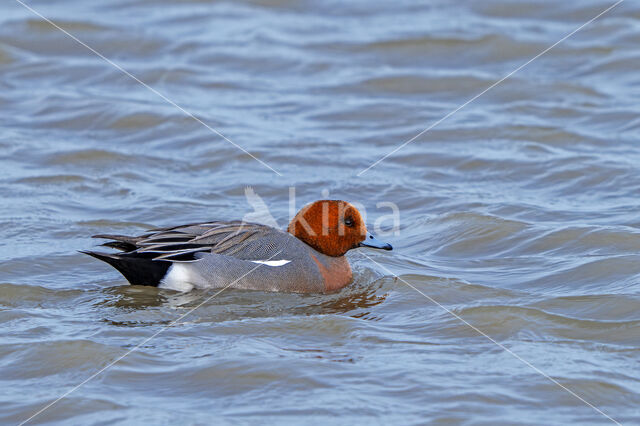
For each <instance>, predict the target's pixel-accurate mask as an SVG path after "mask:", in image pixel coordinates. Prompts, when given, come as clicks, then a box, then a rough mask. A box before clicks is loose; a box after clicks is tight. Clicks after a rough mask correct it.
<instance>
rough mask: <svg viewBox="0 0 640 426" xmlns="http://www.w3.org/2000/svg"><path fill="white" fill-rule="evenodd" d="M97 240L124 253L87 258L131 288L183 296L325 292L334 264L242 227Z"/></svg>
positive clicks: (277, 233) (188, 228)
mask: <svg viewBox="0 0 640 426" xmlns="http://www.w3.org/2000/svg"><path fill="white" fill-rule="evenodd" d="M96 237H99V238H109V239H112V240H115V241H112V242H109V243H106V244H105V245H107V246H110V247H114V248H118V249H120V250H122V251H123V253H118V254H106V253H96V252H88V254H90V255H92V256H94V257H97V258H99V259H101V260H104V261H106V262H108V263H110V264H111V265H112V266H114V267H115V268H116V269H118V270H119V271H120V272H121V273H122V274H123V275H124V276H125V278H127V280H128V281H129V282H130V283H131V284H142V285H155V286H159V287H161V288H171V289H175V290H181V291H188V290H190V289H191V288H193V287H196V288H220V287H233V288H241V289H252V290H265V291H289V292H322V291H325V290H326V289H325V275H326V274H323V272H322V271H321V270H320V268H321V267H322V266H323V265H331V264H332V262H335V260H334V259H333V258H330V257H328V256H324V255H322V254H321V253H318V252H317V251H315V250H313V249H312V248H311V247H310V246H308V245H307V244H305V243H304V242H302V241H300V240H299V239H297V238H296V237H294V236H292V235H291V234H289V233H287V232H284V231H281V230H279V229H275V228H272V227H269V226H265V225H260V224H247V223H242V222H210V223H202V224H190V225H183V226H178V227H173V228H164V229H157V230H154V231H153V232H151V233H148V234H145V235H142V236H139V237H127V236H121V235H98V236H96ZM349 272H350V271H349Z"/></svg>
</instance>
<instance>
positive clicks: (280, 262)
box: [252, 259, 291, 266]
mask: <svg viewBox="0 0 640 426" xmlns="http://www.w3.org/2000/svg"><path fill="white" fill-rule="evenodd" d="M252 262H253V263H261V264H263V265H267V266H283V265H286V264H287V263H289V262H291V261H290V260H284V259H283V260H252Z"/></svg>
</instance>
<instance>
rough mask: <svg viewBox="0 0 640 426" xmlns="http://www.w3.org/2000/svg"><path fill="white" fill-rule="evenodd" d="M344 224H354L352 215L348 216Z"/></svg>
mask: <svg viewBox="0 0 640 426" xmlns="http://www.w3.org/2000/svg"><path fill="white" fill-rule="evenodd" d="M344 224H345V225H347V226H353V219H351V218H350V217H348V218H346V219H345V220H344Z"/></svg>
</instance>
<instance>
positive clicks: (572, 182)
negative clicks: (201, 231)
mask: <svg viewBox="0 0 640 426" xmlns="http://www.w3.org/2000/svg"><path fill="white" fill-rule="evenodd" d="M29 4H30V5H31V6H32V7H33V8H35V9H36V10H37V11H39V12H40V13H42V14H44V15H45V16H47V17H49V18H51V19H53V20H54V21H55V22H56V23H57V24H58V25H60V26H61V27H63V28H64V29H66V30H67V31H69V32H70V33H72V34H73V35H75V36H76V37H78V38H79V39H81V40H82V41H83V42H85V43H86V44H88V45H89V46H91V47H92V48H94V49H95V50H97V51H98V52H100V53H101V54H103V55H105V56H106V57H108V58H109V59H111V60H113V61H115V62H116V63H117V64H119V65H120V66H122V67H123V68H125V69H126V70H127V71H129V72H131V73H132V74H134V75H135V76H136V77H137V78H139V79H140V80H142V81H144V82H145V83H147V84H149V85H150V86H151V87H153V88H154V89H156V90H157V91H159V92H160V93H162V94H163V95H164V96H166V97H167V98H169V99H171V100H172V101H173V102H175V103H176V104H178V105H180V106H182V107H183V108H185V109H187V110H188V111H190V112H191V113H193V114H195V115H196V116H197V117H198V118H199V119H201V120H202V121H203V122H205V123H207V124H208V125H209V126H211V127H213V128H215V129H217V130H218V131H220V132H221V133H222V134H224V135H225V136H227V137H228V138H229V139H231V140H232V141H233V142H234V143H237V144H238V145H240V146H242V147H243V148H244V149H246V150H247V151H249V152H251V153H252V155H254V156H256V157H257V158H259V159H260V160H262V161H264V162H265V163H266V164H268V165H269V166H270V167H272V168H273V169H275V170H277V171H278V172H279V173H280V174H281V176H280V175H277V174H276V173H274V172H273V171H272V170H270V169H269V168H267V167H265V166H263V165H261V164H260V163H258V162H256V161H255V160H254V159H252V158H251V157H250V156H248V155H247V154H245V153H244V152H242V150H240V149H238V148H237V147H235V146H233V145H232V144H230V143H229V142H227V141H225V140H223V139H222V138H221V137H220V136H219V135H216V134H214V133H212V132H211V131H210V130H208V129H207V128H206V127H205V126H203V125H202V124H201V123H199V122H197V121H195V120H194V119H193V118H190V117H188V116H187V115H185V114H184V112H182V111H180V110H179V109H178V108H176V107H175V106H173V105H171V104H170V103H168V102H166V101H165V100H163V99H162V98H161V97H159V96H158V95H157V94H155V93H153V92H151V91H149V90H148V89H147V88H145V87H143V86H142V85H141V84H139V83H138V82H136V81H134V80H133V79H131V78H130V77H128V76H126V75H124V74H123V73H122V72H121V71H119V70H117V69H116V68H114V67H113V66H111V65H109V64H107V63H106V62H105V61H103V60H102V59H100V58H99V57H97V56H96V55H95V54H93V53H92V52H90V51H88V50H87V49H86V48H84V47H83V46H81V45H79V44H78V43H76V42H75V41H73V40H72V39H70V38H69V37H68V36H67V35H65V34H64V33H62V32H61V31H60V30H58V29H56V28H54V27H53V26H51V25H50V24H48V23H47V22H46V21H44V20H43V19H42V18H40V17H38V16H36V15H34V14H33V13H32V12H30V11H28V10H27V9H25V8H24V7H22V6H21V5H20V4H19V3H17V2H14V1H13V0H9V1H5V2H3V4H2V6H0V111H1V112H2V114H0V153H1V157H0V158H1V160H0V161H1V164H0V199H1V200H2V203H1V205H0V258H1V259H2V260H1V263H0V322H1V323H2V327H1V328H0V422H2V423H6V424H16V423H19V422H21V421H23V420H25V419H27V418H28V417H29V416H31V415H32V414H34V413H35V412H37V411H38V410H39V409H40V408H42V407H44V406H45V405H46V404H48V403H50V402H52V401H54V400H55V399H56V398H57V397H58V396H59V395H61V394H63V393H64V392H66V391H67V390H69V389H71V388H72V387H73V386H75V385H77V384H79V383H80V382H82V381H83V380H85V379H86V378H87V377H89V376H91V375H92V374H93V373H95V372H96V371H98V370H100V369H101V368H102V367H104V366H106V365H108V364H109V363H110V362H111V361H112V360H114V359H116V358H117V357H119V356H121V355H123V354H124V353H126V351H128V350H130V349H132V348H134V347H135V346H136V345H138V344H139V343H141V342H142V341H144V339H146V338H147V337H149V336H151V335H153V334H154V333H156V332H157V331H159V330H160V329H162V328H163V327H165V326H167V325H170V324H172V322H173V321H174V320H176V319H178V318H179V317H180V316H181V315H183V314H184V313H185V312H187V311H188V310H189V309H191V308H193V307H195V306H197V305H198V304H199V303H200V302H201V301H202V300H205V299H206V298H207V297H209V296H210V295H211V293H207V292H194V293H190V294H186V295H184V294H178V293H174V292H169V291H162V290H157V289H154V288H140V287H130V286H127V285H126V282H125V281H124V280H123V278H122V277H121V276H120V275H119V274H118V273H117V272H116V271H115V270H113V269H111V268H109V267H108V266H107V265H105V264H102V263H99V262H97V261H95V260H94V259H91V258H89V257H87V256H84V255H81V254H79V253H77V252H76V250H78V249H89V248H91V247H94V245H95V244H96V241H95V240H92V239H91V238H90V236H91V235H92V234H97V233H105V232H115V233H137V232H142V231H144V230H145V229H147V228H149V227H151V226H168V225H172V224H181V223H188V222H194V221H200V220H202V221H204V220H212V219H236V218H242V217H243V216H244V215H245V214H247V213H249V212H251V211H252V207H251V206H250V205H249V204H248V203H247V200H246V199H245V196H244V191H245V187H247V186H251V187H252V188H253V190H254V191H255V193H257V194H258V195H259V196H260V197H262V199H263V200H264V201H265V203H266V204H267V205H268V206H269V208H270V209H271V212H272V214H273V216H274V217H275V219H276V220H277V221H278V223H279V224H280V226H282V227H284V226H285V225H286V222H287V220H288V217H289V202H290V199H289V194H290V192H289V191H290V190H289V188H290V187H294V188H295V193H296V207H301V206H302V205H303V204H304V203H306V202H309V201H312V200H315V199H319V198H323V197H324V196H325V194H326V192H327V191H328V193H329V196H330V197H332V198H341V199H346V200H351V201H357V202H360V203H361V204H363V205H364V206H366V207H367V212H368V220H369V223H374V222H375V220H376V219H378V218H380V217H381V216H383V215H386V214H389V209H388V208H382V207H380V208H378V207H376V204H377V203H379V202H383V201H386V202H393V203H395V204H396V205H397V206H398V207H399V209H400V214H401V216H400V218H401V222H400V229H399V232H398V233H396V234H395V235H389V236H386V237H385V239H386V240H389V241H390V242H391V243H392V244H393V245H394V247H395V250H394V251H393V252H383V253H379V252H375V251H367V252H364V254H366V255H367V256H370V257H372V259H373V260H374V261H375V262H377V263H378V264H376V263H375V262H373V261H371V260H369V259H367V258H366V257H365V256H364V255H363V254H362V253H358V252H353V253H351V254H350V260H351V263H352V265H353V267H354V271H355V275H356V280H355V282H354V284H353V285H352V286H350V287H348V288H346V289H344V290H343V291H341V292H339V293H336V294H331V295H291V294H265V293H260V292H241V291H225V292H223V293H222V294H220V295H219V296H216V297H215V298H213V299H211V300H210V301H208V302H206V303H205V304H204V305H203V306H201V307H199V308H198V309H197V310H195V311H194V312H193V313H191V314H190V315H188V316H187V317H185V318H183V319H182V320H180V322H179V323H177V324H173V325H171V326H170V327H168V329H166V330H165V331H163V332H162V333H161V334H159V335H158V336H157V337H155V338H154V339H152V340H150V341H148V342H146V343H144V344H143V345H142V346H141V347H140V348H139V350H136V351H135V352H133V353H131V354H130V355H128V356H127V357H125V358H124V359H123V360H122V361H120V362H119V363H117V364H116V365H114V366H113V367H112V368H110V369H108V370H107V371H106V372H104V373H103V374H101V375H99V376H98V377H96V378H95V379H93V380H91V381H90V382H88V383H87V384H85V385H84V386H82V387H81V388H79V389H78V390H77V391H75V392H73V393H72V394H70V395H69V396H68V397H67V398H65V399H63V400H61V401H60V402H59V403H57V404H56V405H55V406H53V407H52V408H50V409H48V410H47V411H45V412H43V413H42V414H40V415H39V416H38V417H36V418H34V419H33V423H49V422H51V423H68V424H135V423H140V422H145V423H151V424H176V423H179V422H181V423H184V424H208V423H212V422H214V421H215V422H222V423H240V424H245V423H253V422H257V421H259V422H281V423H296V424H299V423H301V422H312V423H326V422H334V421H336V422H339V423H343V424H347V423H349V424H350V423H365V422H366V423H371V422H374V423H385V424H388V423H394V424H424V423H430V422H433V423H442V424H460V423H463V424H497V423H498V424H499V423H505V424H569V423H579V424H607V423H610V420H608V419H607V418H606V417H604V416H603V415H602V414H600V413H598V412H597V411H596V410H594V409H593V408H591V407H589V406H588V405H586V404H585V403H583V402H581V401H580V400H579V399H577V398H576V397H574V396H572V395H571V394H569V393H568V392H567V391H565V390H563V389H562V388H561V387H559V386H557V385H556V384H554V383H552V382H551V381H550V380H549V379H547V378H545V377H543V376H542V375H540V374H539V373H538V372H536V371H534V370H533V369H531V368H530V367H529V366H527V365H525V364H524V363H523V362H521V361H520V360H518V359H516V358H515V357H514V356H512V355H511V354H509V353H507V352H505V351H504V350H503V349H501V348H500V347H498V346H497V345H495V344H494V343H492V342H491V341H489V340H488V339H487V338H486V337H483V336H482V335H480V334H478V333H477V332H476V331H474V330H473V329H471V328H470V327H469V326H467V325H465V324H464V323H463V322H462V321H460V320H459V319H457V318H456V317H455V316H453V315H451V314H450V313H448V312H447V311H446V310H445V309H443V307H444V308H446V309H447V310H450V311H451V312H453V313H455V314H456V315H458V316H460V317H461V318H463V319H464V320H465V321H467V322H468V323H469V324H471V325H473V326H474V327H476V328H477V329H479V330H481V331H482V332H484V333H486V334H487V335H488V336H490V337H491V338H493V339H495V340H496V341H497V342H499V343H500V344H502V345H504V346H505V347H507V348H509V349H510V350H512V351H513V352H514V353H516V354H518V355H519V356H521V357H522V358H523V359H525V360H526V361H528V362H530V363H531V364H532V365H534V366H535V367H537V368H538V369H540V370H541V371H543V372H544V373H546V374H548V375H549V376H551V377H553V378H554V379H555V380H557V381H558V382H560V383H561V384H562V385H563V386H566V387H567V388H569V389H571V390H572V391H574V392H575V393H576V394H578V395H579V396H580V397H581V398H583V399H584V400H586V401H588V402H589V403H591V404H593V405H594V406H596V407H598V409H600V410H602V411H603V412H605V413H606V414H608V415H610V416H611V417H613V418H614V419H615V420H617V421H619V422H620V423H623V424H636V423H638V421H639V419H640V409H639V408H638V407H639V406H640V374H639V373H638V371H639V369H638V367H639V364H638V360H639V356H640V327H639V326H640V216H639V211H640V173H639V171H638V165H639V164H640V145H639V142H640V141H639V140H638V133H639V130H640V104H639V103H638V99H639V98H640V74H639V73H638V69H640V7H639V5H638V3H637V2H632V1H626V2H624V3H622V4H621V5H620V6H618V7H617V8H615V9H614V10H613V11H611V12H609V13H608V14H606V15H605V16H603V17H602V18H600V19H598V20H597V21H595V22H593V23H592V24H590V25H588V26H587V27H585V28H584V29H583V30H581V31H580V32H579V33H577V34H575V35H574V36H572V37H571V38H569V39H568V40H566V41H565V42H563V43H562V44H560V45H558V46H557V47H556V48H554V49H553V50H552V51H550V52H549V53H547V54H546V55H544V56H543V57H541V58H539V59H538V60H536V61H534V62H533V63H531V64H530V65H528V66H527V67H525V68H524V69H522V70H521V71H520V72H518V73H517V74H515V75H513V76H512V77H511V78H509V79H508V80H506V81H505V82H504V83H502V84H500V85H499V86H497V87H495V88H494V89H492V90H491V91H489V92H487V93H486V94H485V95H483V96H481V97H480V98H478V99H477V100H475V101H474V102H472V103H471V104H469V105H468V106H466V107H465V108H464V109H462V110H460V111H459V112H457V113H456V114H454V115H453V116H451V117H450V118H448V119H447V120H445V121H443V122H442V123H440V124H439V125H438V126H436V127H435V128H433V129H432V130H430V131H429V132H427V133H426V134H424V135H422V136H421V137H419V138H418V139H416V140H415V141H413V142H412V143H410V144H409V145H407V146H405V147H404V148H403V149H401V150H399V151H398V152H396V153H395V154H393V155H392V156H390V157H389V158H387V159H385V160H384V161H383V162H381V163H380V164H378V165H377V166H375V167H374V168H372V169H370V170H368V171H367V172H366V173H364V174H362V175H360V176H358V173H359V172H360V171H362V170H363V169H365V168H366V167H368V166H370V165H371V164H372V163H373V162H374V161H377V160H378V159H380V158H381V157H382V156H384V155H385V154H387V153H389V152H390V151H391V150H393V149H394V148H396V147H397V146H398V145H400V144H401V143H403V142H405V141H407V140H409V139H410V138H412V137H413V136H415V135H416V134H418V133H419V132H421V131H422V130H424V129H425V128H427V127H428V126H430V125H431V124H432V123H434V122H436V121H437V120H439V119H440V118H442V117H443V116H445V115H446V114H447V113H449V112H450V111H452V110H454V109H456V108H457V107H458V106H460V105H462V104H463V103H464V102H466V101H467V100H469V99H470V98H472V97H473V96H475V95H476V94H477V93H480V92H481V91H482V90H484V89H485V88H487V87H488V86H490V85H491V84H493V83H494V82H495V81H497V80H499V79H500V78H502V77H503V76H505V75H506V74H508V73H509V72H511V71H513V70H514V69H516V68H517V67H518V66H520V65H522V64H523V63H525V62H526V61H528V60H529V59H531V58H532V57H533V56H535V55H536V54H538V53H539V52H541V51H542V50H544V49H545V48H546V47H548V46H550V45H551V44H553V43H555V42H556V41H558V40H559V39H561V38H562V37H564V36H565V35H566V34H568V33H569V32H571V31H573V30H574V29H575V28H577V27H578V26H580V25H582V24H583V23H585V22H586V21H588V20H589V19H591V18H592V17H594V16H596V15H597V14H598V13H600V12H601V11H602V10H604V9H605V8H606V7H608V6H609V5H610V4H612V3H611V2H607V1H603V0H589V1H580V2H570V3H566V4H558V3H557V2H553V1H542V0H540V1H528V2H520V1H503V0H487V1H483V2H475V1H461V2H445V1H434V2H429V3H426V4H416V2H404V1H394V2H366V1H352V2H348V4H344V2H336V1H334V2H323V3H322V4H317V2H292V1H269V0H254V1H234V2H209V1H177V0H164V1H154V2H150V1H146V0H110V1H102V2H86V1H79V0H62V1H57V2H55V3H51V2H45V1H31V2H29ZM323 191H324V193H323ZM388 225H389V223H386V224H385V226H387V227H388ZM385 268H386V269H385ZM388 271H392V272H393V274H392V273H389V272H388ZM394 274H396V275H398V276H399V278H395V277H394ZM403 280H404V281H406V282H408V283H410V284H411V285H413V286H415V287H416V288H417V289H419V290H420V291H421V292H423V293H425V294H426V295H428V296H429V297H430V298H432V299H433V300H435V301H437V302H438V303H440V304H441V305H442V307H441V306H438V305H436V304H434V303H432V302H431V301H430V300H429V299H428V298H426V297H424V296H422V295H420V294H419V293H418V292H417V291H416V290H414V289H412V288H411V287H409V286H408V285H406V284H405V283H403Z"/></svg>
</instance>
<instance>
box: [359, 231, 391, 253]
mask: <svg viewBox="0 0 640 426" xmlns="http://www.w3.org/2000/svg"><path fill="white" fill-rule="evenodd" d="M360 247H372V248H377V249H382V250H393V247H391V244H389V243H385V242H382V241H380V240H378V239H377V238H376V237H374V236H373V235H371V232H367V236H366V238H365V239H364V241H362V242H361V243H360Z"/></svg>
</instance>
